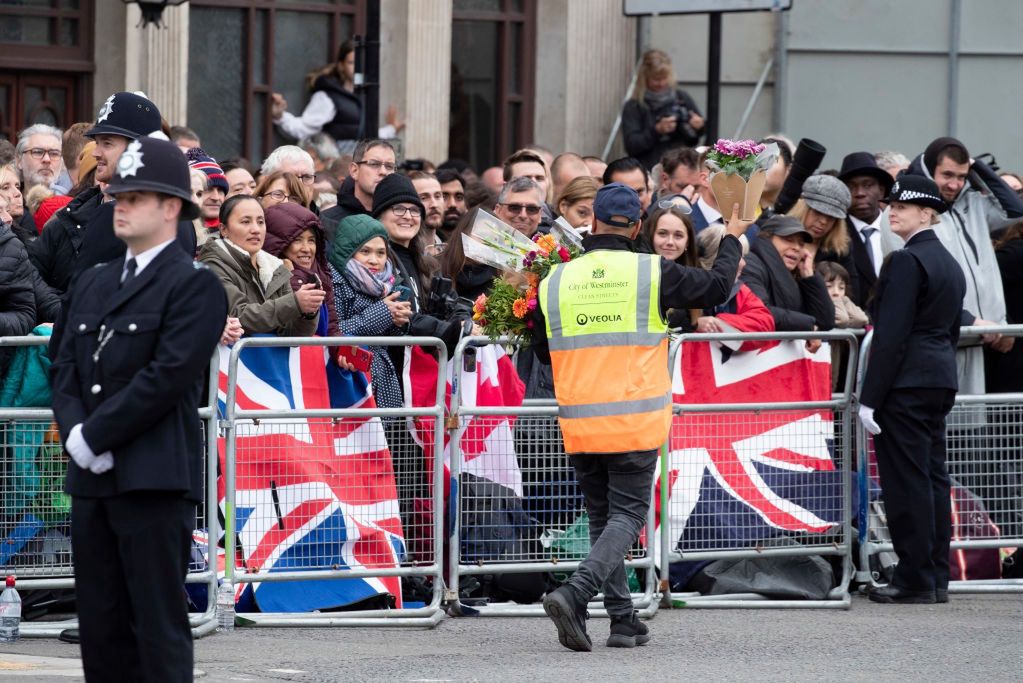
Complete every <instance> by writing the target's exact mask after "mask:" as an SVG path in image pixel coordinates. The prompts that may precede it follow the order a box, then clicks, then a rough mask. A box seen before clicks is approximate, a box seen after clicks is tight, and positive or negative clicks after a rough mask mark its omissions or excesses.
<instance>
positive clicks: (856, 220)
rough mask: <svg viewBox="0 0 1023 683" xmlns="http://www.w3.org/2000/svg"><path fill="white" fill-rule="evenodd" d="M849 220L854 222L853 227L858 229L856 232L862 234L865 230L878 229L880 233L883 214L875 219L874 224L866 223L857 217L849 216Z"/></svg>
mask: <svg viewBox="0 0 1023 683" xmlns="http://www.w3.org/2000/svg"><path fill="white" fill-rule="evenodd" d="M849 220H851V221H852V224H853V227H854V228H856V232H859V233H862V232H863V229H864V228H876V229H877V230H878V231H880V230H881V213H879V214H877V218H875V219H874V222H873V223H869V224H868V223H864V222H863V221H861V220H860V219H859V218H857V217H856V216H853V215H852V214H849Z"/></svg>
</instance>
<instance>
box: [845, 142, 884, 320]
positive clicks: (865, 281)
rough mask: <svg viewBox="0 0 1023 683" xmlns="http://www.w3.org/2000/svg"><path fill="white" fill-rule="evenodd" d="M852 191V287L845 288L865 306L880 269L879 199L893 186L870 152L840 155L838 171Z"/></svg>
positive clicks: (856, 301)
mask: <svg viewBox="0 0 1023 683" xmlns="http://www.w3.org/2000/svg"><path fill="white" fill-rule="evenodd" d="M838 178H839V180H841V181H842V182H844V183H845V184H846V186H847V187H848V188H849V193H850V194H851V195H852V203H851V204H850V205H849V220H848V221H846V223H845V226H846V231H847V232H848V233H849V250H850V251H851V252H852V261H853V265H854V272H852V273H850V275H852V276H853V277H852V281H853V282H854V283H855V287H854V288H853V290H852V291H851V292H848V294H849V298H850V299H852V300H853V303H855V304H856V305H857V306H866V305H867V301H869V300H870V293H871V291H872V290H873V289H874V283H875V282H877V276H878V274H879V273H880V272H881V261H882V258H883V256H882V251H881V201H882V200H883V199H884V198H885V197H886V196H887V195H888V192H889V191H890V190H891V188H892V183H893V182H894V180H892V177H891V175H889V174H888V172H887V171H885V170H884V169H882V168H881V167H880V166H878V165H877V161H875V159H874V155H873V154H871V153H870V152H853V153H852V154H847V155H846V157H845V158H844V159H842V170H841V171H840V172H839V174H838Z"/></svg>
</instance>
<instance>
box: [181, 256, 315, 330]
mask: <svg viewBox="0 0 1023 683" xmlns="http://www.w3.org/2000/svg"><path fill="white" fill-rule="evenodd" d="M199 260H200V261H201V262H203V263H205V264H206V265H207V266H209V268H210V270H212V271H213V272H214V273H215V274H216V275H217V277H219V278H220V281H221V283H223V285H224V289H225V290H227V301H228V315H230V316H234V317H236V318H238V319H239V321H240V322H241V325H242V328H243V329H244V330H245V332H246V334H255V333H264V334H266V333H270V334H278V335H281V336H283V337H308V336H311V335H313V334H314V333H315V332H316V322H317V319H318V318H319V314H317V315H315V316H313V317H312V318H306V317H304V316H303V315H302V310H301V309H300V308H299V307H298V299H296V298H295V293H294V292H293V291H292V290H291V271H289V270H288V269H287V268H285V267H284V264H283V263H282V261H281V260H280V259H279V258H277V257H276V256H271V255H270V254H268V253H266V252H265V251H260V252H259V253H258V254H257V261H258V262H259V269H258V270H257V269H256V268H254V267H253V266H252V262H251V260H250V259H249V255H248V253H246V252H245V251H243V250H242V249H241V248H240V247H237V246H235V245H234V244H232V243H231V242H230V241H229V240H226V239H222V238H216V239H212V240H210V241H209V242H207V243H206V244H204V245H203V247H202V251H200V252H199Z"/></svg>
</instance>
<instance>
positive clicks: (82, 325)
mask: <svg viewBox="0 0 1023 683" xmlns="http://www.w3.org/2000/svg"><path fill="white" fill-rule="evenodd" d="M78 331H79V332H85V323H82V324H81V325H79V326H78Z"/></svg>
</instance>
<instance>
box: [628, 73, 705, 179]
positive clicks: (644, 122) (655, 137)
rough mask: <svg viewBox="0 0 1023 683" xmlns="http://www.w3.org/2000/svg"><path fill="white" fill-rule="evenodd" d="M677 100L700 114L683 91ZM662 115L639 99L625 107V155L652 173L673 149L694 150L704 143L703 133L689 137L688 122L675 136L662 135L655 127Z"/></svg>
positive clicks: (631, 101)
mask: <svg viewBox="0 0 1023 683" xmlns="http://www.w3.org/2000/svg"><path fill="white" fill-rule="evenodd" d="M675 98H676V101H678V102H679V103H680V104H682V105H684V106H685V107H686V108H687V109H689V111H690V112H695V113H697V114H699V113H700V110H699V108H697V106H696V102H695V101H693V98H692V97H690V96H689V93H687V92H686V91H684V90H682V89H681V88H679V89H677V90H676V91H675ZM657 114H658V112H655V111H652V110H651V109H650V108H649V107H647V106H646V104H644V103H643V102H640V101H638V100H637V99H635V98H632V99H630V100H629V101H628V102H626V103H625V108H624V109H623V110H622V138H623V140H624V141H625V151H626V152H627V153H628V155H629V156H631V157H635V158H636V159H638V160H639V161H640V162H642V164H643V165H644V166H646V167H647V168H648V169H650V168H653V167H654V166H655V165H656V164H657V163H658V162H660V160H661V156H663V155H664V153H665V152H667V151H668V150H669V149H674V148H676V147H693V146H694V145H696V143H697V142H699V140H700V133H697V135H696V136H692V135H689V134H687V133H686V129H687V126H684V125H683V124H684V123H688V122H686V121H679V124H678V126H677V127H676V128H675V132H674V133H671V134H670V135H661V134H660V133H658V132H657V130H656V129H655V128H654V126H655V125H656V124H657Z"/></svg>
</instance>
